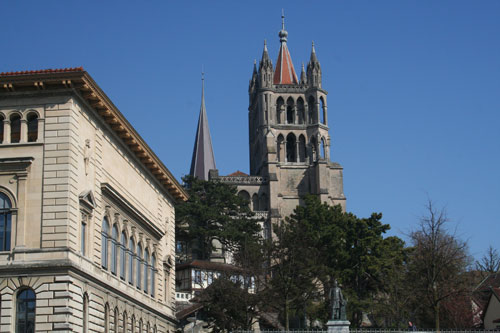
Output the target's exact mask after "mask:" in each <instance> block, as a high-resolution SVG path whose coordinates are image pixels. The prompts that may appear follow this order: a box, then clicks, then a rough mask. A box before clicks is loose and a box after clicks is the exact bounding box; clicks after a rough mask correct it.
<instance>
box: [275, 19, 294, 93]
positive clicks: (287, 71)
mask: <svg viewBox="0 0 500 333" xmlns="http://www.w3.org/2000/svg"><path fill="white" fill-rule="evenodd" d="M278 35H279V37H280V42H281V46H280V53H279V55H278V60H277V61H276V70H275V71H274V79H273V83H274V84H297V83H298V80H297V74H296V73H295V69H294V68H293V63H292V58H291V57H290V52H289V51H288V46H287V44H286V43H287V40H288V32H287V31H286V30H285V12H284V11H283V10H282V12H281V30H280V32H279V34H278Z"/></svg>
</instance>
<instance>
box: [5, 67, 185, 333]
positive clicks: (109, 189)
mask: <svg viewBox="0 0 500 333" xmlns="http://www.w3.org/2000/svg"><path fill="white" fill-rule="evenodd" d="M0 123H1V124H2V126H0V332H5V333H7V332H23V333H24V332H35V331H36V332H53V331H61V332H148V333H150V332H169V331H170V332H172V331H173V330H174V329H175V326H176V319H175V309H174V297H175V286H174V274H175V271H174V269H175V268H174V265H175V263H174V256H175V240H174V237H175V229H174V228H175V227H174V226H175V224H174V220H175V215H174V203H175V202H176V201H179V200H185V199H186V193H185V191H184V189H183V188H182V187H181V186H180V185H179V183H178V182H177V181H176V180H175V178H174V177H173V176H172V174H171V173H170V172H169V171H168V169H167V168H166V167H165V165H163V163H162V162H161V161H160V160H159V158H158V157H157V156H156V155H155V154H154V153H153V151H152V150H151V149H150V148H149V147H148V145H147V144H146V143H145V142H144V141H143V139H142V138H141V137H140V136H139V135H138V134H137V132H136V131H135V130H134V128H133V127H132V126H131V125H130V124H129V122H128V121H127V120H126V119H125V118H124V116H123V115H122V114H121V113H120V111H119V110H118V109H117V108H116V107H115V106H114V105H113V103H112V102H111V101H110V100H109V98H108V97H107V96H106V95H105V94H104V92H103V91H102V90H101V89H100V88H99V86H98V85H97V84H96V83H95V82H94V80H93V79H92V78H91V77H90V75H89V74H88V73H87V72H85V71H84V70H83V69H82V68H70V69H63V70H44V71H29V72H15V73H1V74H0Z"/></svg>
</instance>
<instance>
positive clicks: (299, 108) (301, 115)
mask: <svg viewBox="0 0 500 333" xmlns="http://www.w3.org/2000/svg"><path fill="white" fill-rule="evenodd" d="M297 113H298V117H299V121H298V123H299V124H304V123H305V119H306V112H305V109H304V100H303V99H302V97H299V98H298V99H297Z"/></svg>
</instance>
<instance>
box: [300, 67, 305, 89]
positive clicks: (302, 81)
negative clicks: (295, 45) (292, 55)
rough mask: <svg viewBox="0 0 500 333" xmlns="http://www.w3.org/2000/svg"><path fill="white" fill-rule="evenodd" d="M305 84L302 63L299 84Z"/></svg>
mask: <svg viewBox="0 0 500 333" xmlns="http://www.w3.org/2000/svg"><path fill="white" fill-rule="evenodd" d="M304 83H306V71H305V69H304V63H303V62H302V70H301V71H300V84H304Z"/></svg>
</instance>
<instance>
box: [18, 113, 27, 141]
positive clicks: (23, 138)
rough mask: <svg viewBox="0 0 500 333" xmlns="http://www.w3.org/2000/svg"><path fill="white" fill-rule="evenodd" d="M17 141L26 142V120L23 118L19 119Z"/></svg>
mask: <svg viewBox="0 0 500 333" xmlns="http://www.w3.org/2000/svg"><path fill="white" fill-rule="evenodd" d="M19 142H20V143H23V142H28V121H27V120H26V119H24V118H22V119H21V137H20V140H19Z"/></svg>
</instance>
